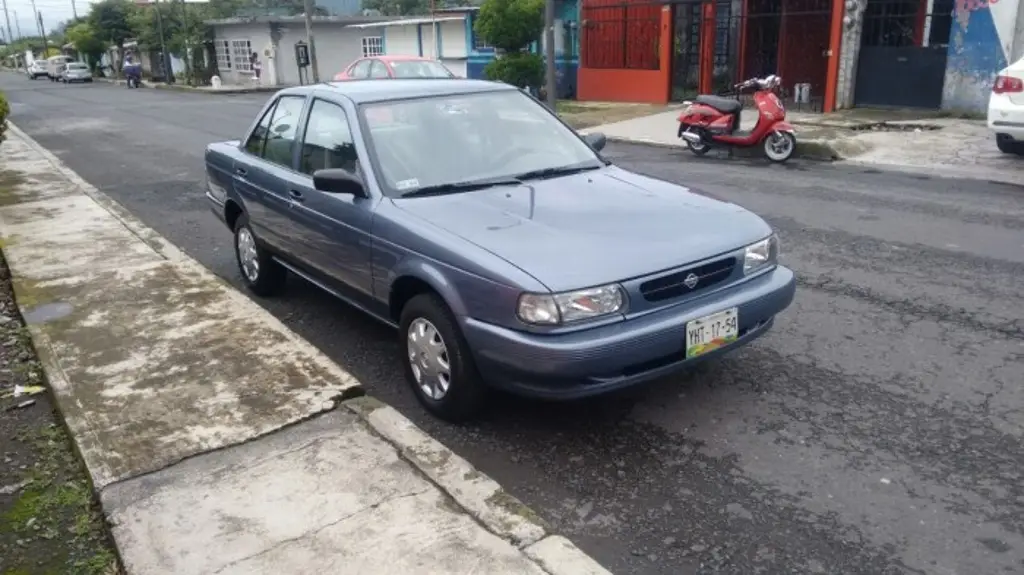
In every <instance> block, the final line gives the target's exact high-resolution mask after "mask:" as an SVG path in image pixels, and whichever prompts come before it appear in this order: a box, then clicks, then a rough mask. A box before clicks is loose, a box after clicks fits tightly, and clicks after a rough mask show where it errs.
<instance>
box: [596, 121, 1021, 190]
mask: <svg viewBox="0 0 1024 575" xmlns="http://www.w3.org/2000/svg"><path fill="white" fill-rule="evenodd" d="M678 116H679V110H678V109H675V110H670V111H667V112H661V113H659V114H653V115H650V116H645V117H641V118H635V119H631V120H625V121H622V122H615V123H611V124H605V125H601V126H594V127H592V128H589V129H585V130H580V132H581V133H584V134H585V133H589V132H602V133H604V134H605V135H606V136H607V137H608V139H609V140H613V141H622V142H630V143H637V144H647V145H654V146H661V147H669V148H676V149H679V150H680V151H686V146H685V144H684V143H683V142H682V141H681V140H680V139H679V138H678V137H677V134H676V131H677V129H678V127H679V123H678V122H677V121H676V118H677V117H678ZM914 116H915V114H913V113H908V112H906V111H899V110H896V111H879V110H844V111H842V112H837V113H835V114H825V115H822V114H807V113H789V114H787V120H789V121H790V122H791V123H792V124H793V125H794V127H795V128H796V135H797V150H796V156H795V157H802V158H807V159H813V160H824V161H831V160H844V161H848V162H851V163H858V164H863V165H871V166H878V167H884V168H888V169H897V170H904V171H910V172H917V173H927V174H931V175H937V176H945V177H959V178H971V179H980V180H991V181H998V182H1006V183H1010V184H1020V183H1021V182H1022V181H1024V177H1022V176H1021V174H1022V173H1024V158H1022V157H1019V156H1014V155H1010V154H1003V153H1001V152H1000V151H999V150H998V149H996V144H995V137H994V136H993V135H992V134H991V133H990V132H989V131H988V129H987V127H986V126H985V123H984V122H983V121H980V120H963V119H954V118H941V117H935V114H926V113H917V114H916V118H915V117H914ZM756 119H757V116H756V114H755V112H754V111H753V110H749V109H748V110H744V112H743V115H742V124H741V125H742V127H743V128H744V129H750V128H751V127H753V125H754V122H755V121H756ZM687 153H688V151H687ZM737 155H738V156H757V157H763V153H762V152H761V149H760V148H757V149H748V150H742V151H741V150H737Z"/></svg>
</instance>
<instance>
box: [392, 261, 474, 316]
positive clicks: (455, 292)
mask: <svg viewBox="0 0 1024 575" xmlns="http://www.w3.org/2000/svg"><path fill="white" fill-rule="evenodd" d="M459 273H461V272H459V271H458V270H454V269H447V270H445V269H441V268H440V267H439V266H438V265H437V264H436V263H434V262H432V261H429V260H425V259H420V258H406V259H404V260H402V261H401V262H399V263H398V265H396V266H395V267H394V268H392V269H391V273H390V274H389V275H390V276H391V277H390V278H389V281H388V285H389V286H394V285H395V282H397V281H398V280H399V279H400V278H403V277H413V278H416V279H418V280H420V281H423V282H425V283H426V284H427V285H429V286H430V287H431V288H432V289H433V290H434V291H436V292H437V293H438V295H440V296H441V299H443V300H444V301H445V303H447V304H448V307H449V308H450V309H451V310H452V313H454V314H455V315H456V316H459V317H462V316H467V315H470V313H469V309H468V308H467V307H466V303H465V301H464V300H463V299H462V296H461V295H460V294H459V289H458V280H457V278H454V277H452V276H453V275H454V274H459ZM388 297H389V298H390V294H389V295H388Z"/></svg>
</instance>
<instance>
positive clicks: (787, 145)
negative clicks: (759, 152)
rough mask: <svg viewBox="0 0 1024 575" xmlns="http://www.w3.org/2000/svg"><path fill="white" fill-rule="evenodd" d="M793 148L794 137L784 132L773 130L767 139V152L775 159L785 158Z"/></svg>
mask: <svg viewBox="0 0 1024 575" xmlns="http://www.w3.org/2000/svg"><path fill="white" fill-rule="evenodd" d="M792 150H793V139H792V138H790V137H788V136H787V135H786V134H783V133H782V132H772V133H771V134H770V135H769V136H768V139H767V140H766V141H765V152H767V153H768V155H769V156H770V157H771V158H773V159H778V158H785V157H786V156H788V155H789V154H790V153H791V152H792Z"/></svg>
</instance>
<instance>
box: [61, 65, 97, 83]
mask: <svg viewBox="0 0 1024 575" xmlns="http://www.w3.org/2000/svg"><path fill="white" fill-rule="evenodd" d="M60 81H61V82H64V83H65V84H68V83H71V82H92V72H90V71H89V67H88V66H86V65H85V64H83V63H81V62H68V63H67V64H65V65H64V66H63V69H62V70H61V73H60Z"/></svg>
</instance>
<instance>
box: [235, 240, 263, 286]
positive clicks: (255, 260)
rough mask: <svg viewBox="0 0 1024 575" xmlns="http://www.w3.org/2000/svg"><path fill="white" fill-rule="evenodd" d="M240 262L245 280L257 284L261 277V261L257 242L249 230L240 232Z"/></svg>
mask: <svg viewBox="0 0 1024 575" xmlns="http://www.w3.org/2000/svg"><path fill="white" fill-rule="evenodd" d="M238 261H239V262H240V263H241V264H242V273H244V274H245V278H246V279H247V280H249V281H250V282H253V283H255V282H256V280H257V279H259V277H260V259H259V254H257V253H256V240H255V239H253V237H252V232H250V231H249V229H248V228H242V229H240V230H238Z"/></svg>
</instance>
